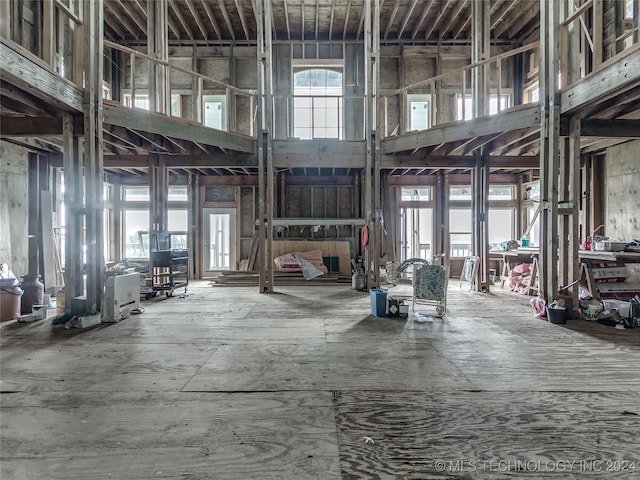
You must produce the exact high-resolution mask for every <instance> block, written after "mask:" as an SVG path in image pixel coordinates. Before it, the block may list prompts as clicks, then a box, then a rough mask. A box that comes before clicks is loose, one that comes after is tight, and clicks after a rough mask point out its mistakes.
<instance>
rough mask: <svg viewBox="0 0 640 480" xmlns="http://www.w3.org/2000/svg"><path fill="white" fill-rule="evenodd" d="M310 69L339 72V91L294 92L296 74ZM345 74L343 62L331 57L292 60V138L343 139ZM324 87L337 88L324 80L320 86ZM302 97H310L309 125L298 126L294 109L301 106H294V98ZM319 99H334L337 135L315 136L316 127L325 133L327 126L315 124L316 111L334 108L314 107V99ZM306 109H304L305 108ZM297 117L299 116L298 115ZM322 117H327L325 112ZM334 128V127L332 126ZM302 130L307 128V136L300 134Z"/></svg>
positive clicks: (295, 88)
mask: <svg viewBox="0 0 640 480" xmlns="http://www.w3.org/2000/svg"><path fill="white" fill-rule="evenodd" d="M311 70H325V71H331V72H337V73H339V74H340V79H341V85H340V93H339V94H338V93H336V94H324V95H316V94H314V93H313V91H311V92H310V93H309V94H306V93H305V94H302V93H299V92H298V93H296V90H297V87H296V75H297V74H299V73H301V72H305V71H311ZM344 82H345V74H344V62H343V61H342V60H331V59H326V60H324V59H323V60H317V61H311V60H301V61H295V60H294V61H292V66H291V98H292V100H291V118H292V122H291V136H292V137H293V138H300V139H302V140H317V139H329V140H343V139H344V135H345V132H344V126H345V125H344V115H345V113H344V98H345V85H344ZM300 88H305V87H300ZM308 88H310V89H311V88H313V87H308ZM322 88H324V89H325V92H326V89H327V88H337V87H327V85H326V82H325V86H324V87H322ZM303 98H308V99H310V103H311V105H310V107H309V108H308V110H309V112H310V115H309V117H310V126H298V125H297V123H296V122H297V121H296V118H297V115H296V110H303V108H298V107H296V99H303ZM321 99H325V100H326V99H336V103H337V104H336V108H335V110H337V123H338V125H337V127H336V128H337V136H319V135H318V136H316V135H317V133H318V131H316V129H324V131H325V133H326V131H327V129H328V128H329V127H327V126H324V127H316V126H315V118H316V112H322V111H324V112H327V111H329V110H334V108H329V107H327V106H324V107H320V106H318V107H316V105H315V104H316V100H318V101H319V100H321ZM305 110H306V109H305ZM298 118H299V117H298ZM324 118H325V119H326V118H327V115H326V113H325V115H324ZM325 124H326V122H325ZM332 128H334V127H332ZM302 130H308V132H309V134H310V135H309V136H306V135H305V136H303V135H301V133H302V132H301V131H302Z"/></svg>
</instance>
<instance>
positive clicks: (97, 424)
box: [0, 283, 640, 480]
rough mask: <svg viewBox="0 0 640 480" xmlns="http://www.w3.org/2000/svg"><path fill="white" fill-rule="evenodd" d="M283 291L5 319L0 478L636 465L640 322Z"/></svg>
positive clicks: (498, 303)
mask: <svg viewBox="0 0 640 480" xmlns="http://www.w3.org/2000/svg"><path fill="white" fill-rule="evenodd" d="M278 290H279V292H280V293H278V294H274V295H260V294H258V293H257V292H256V288H255V287H247V288H225V289H220V288H211V287H209V286H208V285H207V284H206V283H199V284H195V285H192V286H191V287H190V295H189V296H188V297H186V298H184V299H181V298H177V297H173V298H170V299H154V300H153V301H151V302H146V303H145V308H146V312H145V313H144V314H142V315H139V316H134V317H132V318H129V319H127V320H124V321H122V322H120V323H118V324H112V325H102V326H98V327H96V328H93V329H89V330H77V329H72V330H64V329H63V328H61V327H53V326H52V325H50V324H49V323H48V322H47V323H45V322H40V323H37V324H16V323H5V324H3V325H2V326H1V327H0V328H1V330H0V332H1V334H2V337H1V345H2V352H1V361H2V363H1V373H2V383H1V388H2V395H1V396H0V400H1V401H2V405H1V414H2V417H1V428H2V430H1V432H0V433H1V453H0V455H1V457H0V460H1V467H0V468H1V471H0V473H1V478H2V479H3V480H5V479H7V480H9V479H11V480H19V479H28V480H35V479H47V480H50V479H83V480H85V479H150V478H154V479H156V478H179V479H250V478H257V479H302V480H303V479H316V478H317V479H332V478H335V479H338V478H342V479H345V480H346V479H359V478H373V479H378V478H380V479H396V478H406V479H428V478H478V479H487V478H496V479H501V478H516V477H517V478H519V477H523V476H524V477H526V478H535V479H539V478H559V479H560V478H562V479H565V478H576V479H577V478H585V477H587V478H606V479H610V478H638V475H640V474H639V473H638V472H639V471H640V458H639V457H640V449H639V447H638V445H639V440H638V438H640V416H639V414H640V375H639V374H638V367H639V366H640V329H635V330H623V331H621V330H615V329H613V328H610V327H605V326H602V325H599V324H592V323H589V322H585V321H580V320H574V321H571V322H570V323H569V324H567V325H566V326H559V325H552V324H549V323H547V322H545V321H542V320H539V319H536V318H534V317H533V316H532V310H531V309H530V307H528V304H527V300H528V299H527V298H525V297H520V296H518V295H515V294H512V293H510V292H505V291H500V290H499V289H498V291H497V292H495V293H493V294H491V295H482V294H475V293H468V292H466V291H461V290H459V289H458V288H457V286H452V287H451V288H450V294H449V302H448V306H449V309H448V316H447V317H446V318H445V319H444V320H435V321H434V322H433V323H416V322H411V321H406V320H403V319H397V318H395V319H394V318H376V317H372V316H370V315H369V296H368V294H366V293H360V292H353V291H351V290H349V288H348V286H343V285H336V286H323V287H321V288H318V287H304V286H301V287H281V288H279V289H278ZM441 462H443V463H441ZM571 462H574V463H571ZM632 470H635V471H632Z"/></svg>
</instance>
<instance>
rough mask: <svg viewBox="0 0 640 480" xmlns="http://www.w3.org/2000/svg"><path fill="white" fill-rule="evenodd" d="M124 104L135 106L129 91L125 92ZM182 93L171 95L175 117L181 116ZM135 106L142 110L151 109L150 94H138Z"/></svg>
mask: <svg viewBox="0 0 640 480" xmlns="http://www.w3.org/2000/svg"><path fill="white" fill-rule="evenodd" d="M123 98H124V104H125V105H126V106H127V107H133V106H134V105H133V102H132V101H131V94H129V93H125V94H124V97H123ZM180 106H181V105H180V95H171V115H172V116H174V117H179V116H180ZM135 108H140V109H142V110H149V109H150V106H149V95H147V94H143V95H138V94H136V98H135Z"/></svg>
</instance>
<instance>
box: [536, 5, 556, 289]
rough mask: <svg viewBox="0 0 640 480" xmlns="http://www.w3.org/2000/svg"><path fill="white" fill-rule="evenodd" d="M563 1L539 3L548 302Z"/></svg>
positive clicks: (552, 279)
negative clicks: (560, 24) (560, 25)
mask: <svg viewBox="0 0 640 480" xmlns="http://www.w3.org/2000/svg"><path fill="white" fill-rule="evenodd" d="M559 7H560V0H541V1H540V25H541V34H540V38H541V48H540V50H541V52H540V98H541V101H542V107H543V114H542V115H541V126H540V142H541V145H540V197H541V198H540V202H541V203H540V205H541V217H540V227H541V231H540V234H541V236H540V280H539V284H540V294H541V296H542V298H543V299H544V300H546V301H547V302H551V301H553V300H554V299H555V298H556V296H557V286H558V175H559V142H560V101H559V100H560V99H559V87H558V74H559V53H560V48H559V36H558V29H559V13H560V8H559Z"/></svg>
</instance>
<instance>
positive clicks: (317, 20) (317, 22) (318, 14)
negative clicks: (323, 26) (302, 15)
mask: <svg viewBox="0 0 640 480" xmlns="http://www.w3.org/2000/svg"><path fill="white" fill-rule="evenodd" d="M319 23H320V7H319V5H318V0H316V24H315V30H316V36H315V39H316V41H317V40H318V30H319V28H318V25H319Z"/></svg>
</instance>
